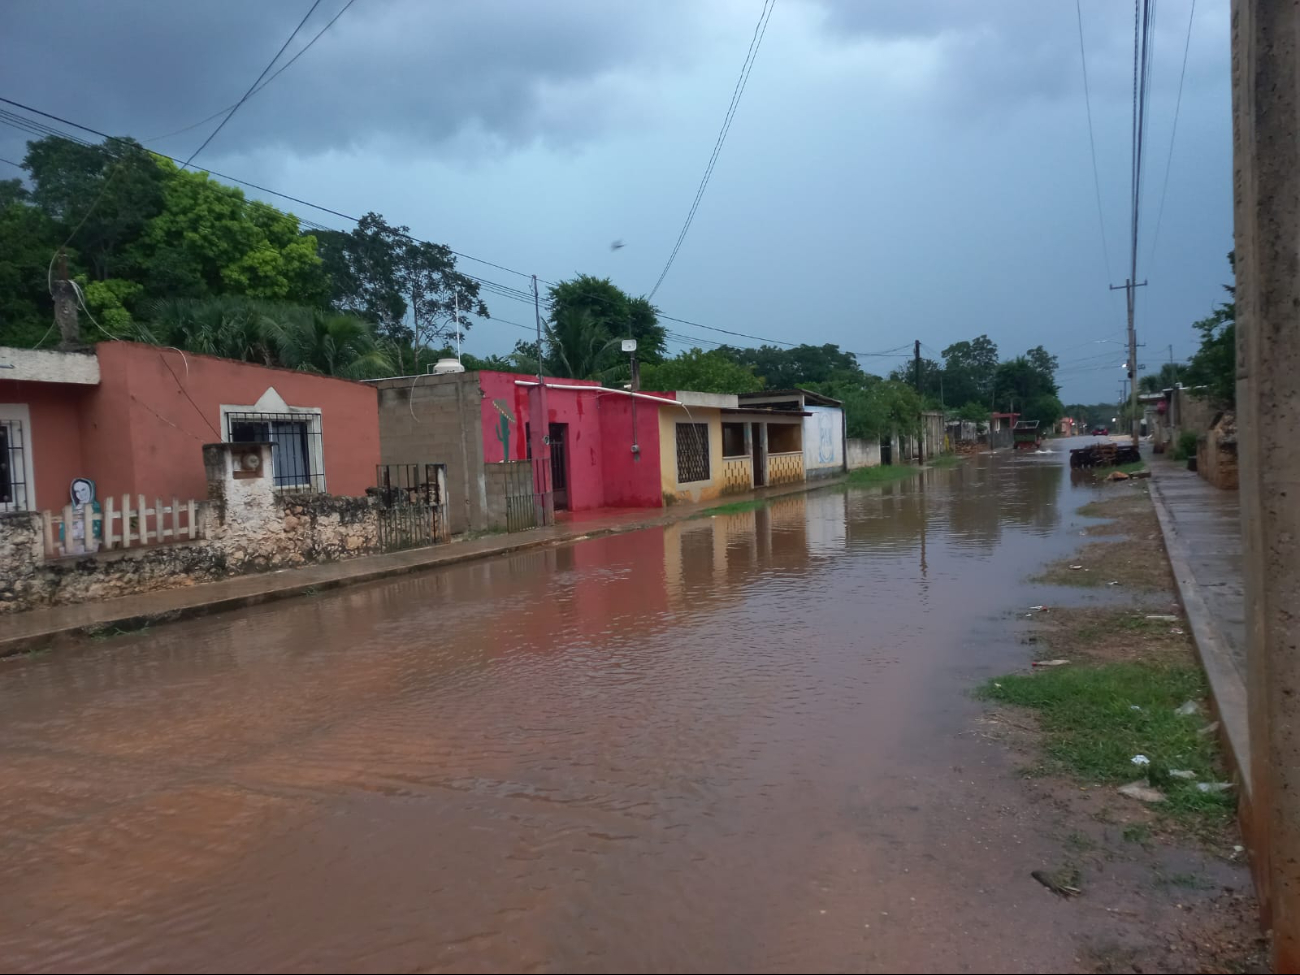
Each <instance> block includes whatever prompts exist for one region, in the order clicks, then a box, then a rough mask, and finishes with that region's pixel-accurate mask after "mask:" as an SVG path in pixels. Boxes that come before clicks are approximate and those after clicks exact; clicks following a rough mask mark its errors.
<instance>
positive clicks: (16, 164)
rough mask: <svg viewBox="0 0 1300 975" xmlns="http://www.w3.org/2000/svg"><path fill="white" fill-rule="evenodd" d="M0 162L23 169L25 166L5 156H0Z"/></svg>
mask: <svg viewBox="0 0 1300 975" xmlns="http://www.w3.org/2000/svg"><path fill="white" fill-rule="evenodd" d="M0 162H2V163H8V164H9V165H10V166H13V167H14V169H22V168H23V167H22V165H21V164H20V163H16V162H14V161H13V160H12V159H5V158H4V157H3V156H0Z"/></svg>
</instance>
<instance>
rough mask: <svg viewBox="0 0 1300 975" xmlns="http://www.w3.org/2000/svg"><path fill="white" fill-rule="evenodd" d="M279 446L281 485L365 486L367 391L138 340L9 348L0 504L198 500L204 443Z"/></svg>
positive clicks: (0, 397)
mask: <svg viewBox="0 0 1300 975" xmlns="http://www.w3.org/2000/svg"><path fill="white" fill-rule="evenodd" d="M219 442H236V443H237V442H267V443H271V444H272V457H273V476H274V479H275V482H276V483H275V487H276V489H277V490H279V491H281V492H284V493H331V494H335V495H361V494H364V493H365V491H366V489H367V488H368V487H371V486H372V485H373V484H374V478H375V465H376V464H378V462H379V419H378V411H377V408H376V403H375V392H374V390H373V389H371V388H370V387H368V386H365V385H363V384H361V383H355V382H350V381H348V380H342V379H334V378H331V377H327V376H319V375H314V374H312V373H305V372H297V371H293V370H288V369H277V368H269V367H266V366H259V365H255V364H253V363H247V362H237V361H234V360H230V359H220V358H216V357H213V356H204V355H194V354H192V353H182V352H180V351H178V350H176V349H165V348H160V347H158V346H154V345H143V344H139V343H135V342H102V343H100V344H99V345H98V346H96V347H95V348H94V349H91V350H86V351H77V352H53V351H51V352H45V351H41V350H33V349H11V348H0V511H29V510H43V509H58V508H61V507H63V506H64V505H65V504H68V503H69V501H71V500H74V499H73V498H72V495H71V490H72V489H71V485H72V482H73V481H74V480H81V479H85V480H89V481H91V482H93V485H94V490H95V493H96V496H97V497H101V498H103V497H108V496H109V495H124V494H125V495H131V496H133V497H134V496H137V495H140V494H143V495H146V496H147V497H149V498H150V499H152V498H154V497H155V496H156V497H164V498H171V497H173V496H174V497H177V498H184V499H191V498H203V497H205V496H206V492H207V475H206V472H205V470H204V466H203V455H202V450H201V449H200V448H201V446H202V445H203V444H205V443H219Z"/></svg>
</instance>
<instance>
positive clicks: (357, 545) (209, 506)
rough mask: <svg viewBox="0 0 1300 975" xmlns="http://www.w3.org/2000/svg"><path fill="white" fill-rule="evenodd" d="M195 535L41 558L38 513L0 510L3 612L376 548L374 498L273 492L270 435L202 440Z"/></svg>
mask: <svg viewBox="0 0 1300 975" xmlns="http://www.w3.org/2000/svg"><path fill="white" fill-rule="evenodd" d="M203 463H204V467H205V469H206V472H207V478H208V500H207V501H204V502H202V503H201V504H199V505H198V508H197V519H198V524H199V535H200V538H198V539H196V540H194V541H179V542H171V543H167V544H159V545H153V546H147V547H143V548H128V549H123V550H119V551H112V552H97V553H94V554H86V555H71V556H67V557H62V558H47V557H46V555H45V547H44V544H43V540H42V520H41V516H40V515H38V514H34V513H21V514H7V515H0V614H4V613H13V612H20V611H22V610H27V609H34V608H36V607H40V606H58V605H68V604H73V603H82V602H90V601H94V600H99V599H111V598H113V597H115V596H129V595H134V594H138V593H143V592H152V591H156V590H160V589H175V588H179V587H182V586H192V585H196V584H199V583H204V582H213V581H215V580H217V579H223V578H227V577H229V576H234V575H242V574H245V573H251V572H265V571H268V570H271V569H283V568H291V567H293V566H300V565H307V564H309V563H315V562H331V561H335V560H338V559H345V558H352V557H355V556H358V555H368V554H373V553H375V552H377V551H378V538H379V509H378V505H377V502H376V500H375V499H374V498H371V497H369V496H367V497H360V498H348V497H337V496H334V495H328V494H301V495H286V494H279V493H277V492H276V491H275V489H274V487H273V484H274V481H273V478H272V472H271V445H270V444H228V443H219V444H207V445H205V446H204V448H203Z"/></svg>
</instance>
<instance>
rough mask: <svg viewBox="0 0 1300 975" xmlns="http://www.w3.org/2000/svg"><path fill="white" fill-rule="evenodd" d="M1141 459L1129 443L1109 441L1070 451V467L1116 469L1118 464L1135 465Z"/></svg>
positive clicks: (1136, 450)
mask: <svg viewBox="0 0 1300 975" xmlns="http://www.w3.org/2000/svg"><path fill="white" fill-rule="evenodd" d="M1141 459H1142V455H1141V454H1139V453H1138V449H1137V448H1136V447H1134V446H1133V445H1132V444H1131V443H1115V442H1114V441H1109V440H1108V441H1104V442H1102V443H1094V444H1089V445H1088V446H1087V447H1076V448H1075V449H1074V450H1071V451H1070V466H1071V467H1118V466H1119V465H1120V464H1136V463H1137V462H1138V461H1140V460H1141Z"/></svg>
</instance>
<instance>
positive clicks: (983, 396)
mask: <svg viewBox="0 0 1300 975" xmlns="http://www.w3.org/2000/svg"><path fill="white" fill-rule="evenodd" d="M997 371H998V347H997V346H996V345H995V344H994V343H993V340H992V339H990V338H989V337H988V336H987V335H981V336H979V337H978V338H975V339H972V340H971V341H969V342H954V343H953V344H952V345H950V346H948V347H947V348H946V349H944V350H943V398H944V402H946V403H970V402H975V403H983V404H985V405H987V404H988V403H990V402H991V401H992V399H993V381H994V377H995V376H996V375H997Z"/></svg>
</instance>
